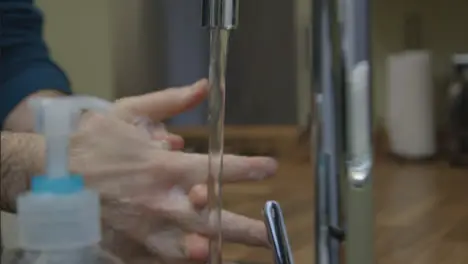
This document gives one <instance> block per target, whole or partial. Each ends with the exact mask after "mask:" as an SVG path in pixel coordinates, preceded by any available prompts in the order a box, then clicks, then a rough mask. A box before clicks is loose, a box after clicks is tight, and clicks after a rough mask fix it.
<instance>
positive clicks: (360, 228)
mask: <svg viewBox="0 0 468 264" xmlns="http://www.w3.org/2000/svg"><path fill="white" fill-rule="evenodd" d="M312 8H313V10H312V11H313V12H312V13H313V19H312V21H311V22H312V27H313V28H314V32H313V40H312V50H313V56H312V65H313V67H312V69H311V70H312V93H313V98H312V100H311V102H312V108H311V109H313V113H312V115H311V118H312V119H313V120H312V122H311V129H310V131H311V143H312V144H311V146H312V148H311V151H312V154H313V155H311V156H312V163H313V164H314V167H315V194H316V206H315V217H316V219H315V223H316V228H315V242H316V243H315V244H316V254H315V255H316V259H315V264H343V263H344V264H374V248H373V244H374V243H373V242H374V241H373V229H374V228H373V210H372V209H373V201H372V165H373V160H372V156H373V153H372V140H371V139H372V137H371V130H372V123H371V120H372V117H371V109H372V104H371V98H372V94H371V75H372V67H371V64H370V61H371V58H370V45H369V44H370V43H369V42H370V27H369V26H370V25H369V24H370V20H369V19H370V7H369V0H313V6H312ZM238 10H239V9H238V1H236V0H204V1H203V11H204V15H203V24H204V25H205V26H206V27H208V28H209V29H210V33H211V49H210V52H211V55H210V85H211V91H210V99H209V100H210V172H211V173H210V176H209V184H208V185H209V188H208V189H209V201H210V205H209V207H210V209H211V210H212V211H213V212H216V215H217V217H215V220H216V222H215V223H218V224H219V223H220V210H221V192H220V184H221V183H220V179H219V178H220V175H221V169H222V166H221V165H222V154H223V126H224V74H225V66H226V56H227V41H228V37H229V30H231V29H233V28H235V27H236V26H237V22H238V21H237V20H238V19H237V18H238ZM213 168H217V169H213ZM213 171H216V173H213ZM210 186H211V187H210ZM264 213H265V222H266V224H267V228H268V230H269V235H270V240H271V242H272V245H273V247H274V248H273V251H274V259H275V261H276V263H277V264H291V263H293V257H292V253H291V249H290V246H289V242H288V237H287V232H286V227H285V225H284V220H283V219H282V213H281V209H280V207H279V204H278V203H276V202H268V203H267V204H266V205H265V212H264ZM216 215H215V216H216ZM218 227H219V225H218ZM219 230H221V229H220V228H219ZM220 245H221V234H220V233H219V234H218V236H217V238H216V239H214V240H212V241H211V243H210V251H211V257H210V261H209V263H211V264H218V263H219V264H220V263H221V261H222V260H221V251H220ZM345 245H346V246H345ZM343 252H344V253H343Z"/></svg>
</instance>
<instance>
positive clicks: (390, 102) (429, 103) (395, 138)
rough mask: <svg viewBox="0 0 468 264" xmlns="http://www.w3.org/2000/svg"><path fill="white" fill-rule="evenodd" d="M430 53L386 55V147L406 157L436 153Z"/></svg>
mask: <svg viewBox="0 0 468 264" xmlns="http://www.w3.org/2000/svg"><path fill="white" fill-rule="evenodd" d="M433 111H434V110H433V83H432V76H431V54H430V53H429V52H427V51H406V52H403V53H399V54H394V55H390V56H389V57H388V58H387V131H388V134H389V141H390V142H389V143H390V150H391V151H392V152H393V153H394V154H397V155H399V156H402V157H407V158H424V157H428V156H432V155H434V154H435V152H436V144H435V131H434V130H435V127H434V115H433Z"/></svg>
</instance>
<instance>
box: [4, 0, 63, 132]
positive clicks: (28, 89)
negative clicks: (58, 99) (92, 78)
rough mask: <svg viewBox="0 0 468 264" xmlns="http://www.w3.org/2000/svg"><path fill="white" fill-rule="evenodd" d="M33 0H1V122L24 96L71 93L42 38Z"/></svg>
mask: <svg viewBox="0 0 468 264" xmlns="http://www.w3.org/2000/svg"><path fill="white" fill-rule="evenodd" d="M42 31H43V17H42V14H41V12H40V11H39V10H38V9H37V8H36V7H35V6H34V4H33V0H0V125H1V126H3V123H4V121H5V118H6V117H7V116H8V114H9V113H10V111H11V110H13V108H14V107H15V106H16V105H17V104H18V103H20V102H21V101H22V100H23V99H24V98H25V97H27V96H28V95H31V94H33V93H35V92H37V91H40V90H46V89H54V90H56V91H60V92H63V93H67V94H68V93H70V92H71V91H70V84H69V82H68V79H67V77H66V75H65V74H64V72H63V71H62V70H61V69H60V68H59V67H58V66H57V65H56V64H55V63H54V62H53V61H52V59H51V57H50V54H49V51H48V49H47V46H46V44H45V43H44V39H43V34H42Z"/></svg>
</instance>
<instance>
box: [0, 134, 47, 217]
mask: <svg viewBox="0 0 468 264" xmlns="http://www.w3.org/2000/svg"><path fill="white" fill-rule="evenodd" d="M1 146H2V147H1V176H0V188H1V193H0V209H1V210H2V211H8V212H15V211H16V198H17V197H18V195H19V194H21V193H23V192H25V191H26V190H28V189H29V183H30V179H31V177H32V176H33V175H37V174H41V173H43V171H44V164H45V144H44V139H43V137H42V136H40V135H36V134H29V133H11V132H5V131H2V132H1Z"/></svg>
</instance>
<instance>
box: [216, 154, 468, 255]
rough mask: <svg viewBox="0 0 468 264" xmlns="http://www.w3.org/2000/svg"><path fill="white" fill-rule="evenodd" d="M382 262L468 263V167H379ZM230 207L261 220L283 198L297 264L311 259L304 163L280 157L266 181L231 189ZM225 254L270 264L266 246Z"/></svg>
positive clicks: (231, 248) (309, 186) (229, 248)
mask: <svg viewBox="0 0 468 264" xmlns="http://www.w3.org/2000/svg"><path fill="white" fill-rule="evenodd" d="M374 175H375V194H374V197H375V202H376V211H375V221H376V230H375V231H376V240H375V243H376V255H377V263H378V264H467V263H468V170H467V169H459V170H455V169H452V168H450V167H449V166H448V165H446V164H445V163H443V162H433V163H425V164H420V165H415V164H401V163H398V162H396V161H392V160H391V159H390V158H381V159H378V161H377V164H376V167H375V174H374ZM224 190H225V191H224V193H225V207H226V208H227V209H230V210H233V211H235V212H239V213H243V214H246V215H248V216H251V217H256V218H260V217H261V209H262V207H263V204H264V202H265V201H266V200H267V199H275V200H278V201H279V202H280V203H281V205H282V207H283V210H284V214H285V217H286V224H287V226H288V232H289V236H290V240H291V244H292V248H293V250H294V254H295V260H296V263H298V264H313V256H314V249H313V213H312V212H313V181H312V174H311V168H310V167H309V166H308V165H307V163H304V162H299V161H298V162H295V161H284V162H280V170H279V173H278V175H277V176H276V177H275V178H274V179H271V180H267V181H265V182H261V183H249V184H238V185H230V186H225V189H224ZM224 256H225V258H226V259H229V260H237V261H242V262H246V263H252V262H253V263H272V260H271V253H270V252H269V251H267V250H264V249H257V248H246V247H243V246H238V245H226V246H225V255H224Z"/></svg>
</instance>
